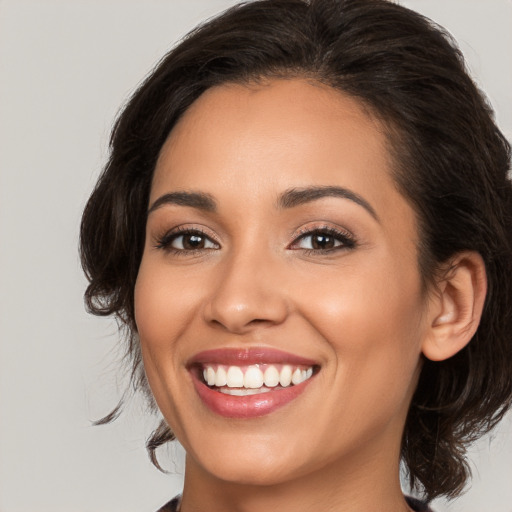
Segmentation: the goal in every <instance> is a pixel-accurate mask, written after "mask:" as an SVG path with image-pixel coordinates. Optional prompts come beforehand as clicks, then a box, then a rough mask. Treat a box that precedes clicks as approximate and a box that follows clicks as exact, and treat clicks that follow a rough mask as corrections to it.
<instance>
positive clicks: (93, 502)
mask: <svg viewBox="0 0 512 512" xmlns="http://www.w3.org/2000/svg"><path fill="white" fill-rule="evenodd" d="M233 3H235V2H234V1H228V0H145V1H143V0H92V1H91V0H67V1H64V0H3V1H2V0H0V147H1V150H0V244H1V245H0V336H1V338H0V341H1V343H0V512H29V511H35V510H37V511H38V512H64V511H66V512H70V511H71V512H93V511H94V512H118V511H119V512H121V511H123V512H143V511H147V512H154V511H155V510H156V509H157V508H158V507H159V506H160V505H161V504H162V503H164V502H165V501H167V500H168V499H169V498H170V497H172V496H173V495H174V494H176V493H178V492H179V491H180V489H181V485H182V467H181V462H180V461H181V460H182V458H183V454H182V453H181V452H180V450H179V448H178V449H176V453H172V452H173V450H172V449H171V451H170V452H171V453H170V457H169V456H168V457H165V455H166V454H165V453H164V465H165V466H166V467H167V468H168V469H170V470H171V471H172V474H171V475H164V474H162V473H160V472H158V471H157V470H156V469H154V468H153V467H152V466H151V464H150V462H149V460H148V459H147V457H146V453H145V449H144V441H145V438H146V437H147V435H148V434H149V432H150V431H151V429H152V428H153V427H154V426H155V420H154V419H153V418H151V417H150V416H149V415H148V414H147V413H146V412H145V411H144V409H143V408H142V407H141V406H140V404H137V403H136V404H135V406H132V407H131V408H129V409H128V411H127V413H126V414H125V415H124V416H123V417H122V418H121V419H120V420H119V421H118V422H116V423H114V424H111V425H107V426H103V427H93V426H92V425H91V421H92V420H94V419H98V418H99V417H101V416H102V415H104V414H106V413H107V412H109V410H110V408H112V407H113V406H114V405H115V404H116V401H117V399H118V398H119V396H120V393H121V391H122V387H123V379H122V375H121V374H120V373H119V372H118V371H117V369H118V367H119V365H118V363H117V356H118V355H119V353H120V351H119V349H118V348H117V347H118V336H117V333H116V329H115V324H114V323H113V322H112V321H110V320H107V319H99V318H93V317H90V316H88V315H87V314H86V313H85V311H84V307H83V302H82V294H83V291H84V288H85V284H86V283H85V279H84V277H83V276H82V273H81V270H80V265H79V261H78V253H77V238H78V236H77V233H78V226H79V221H80V215H81V210H82V208H83V206H84V204H85V201H86V200H87V197H88V195H89V193H90V191H91V189H92V187H93V185H94V183H95V180H96V178H97V176H98V173H99V172H100V169H101V167H102V164H103V163H104V162H105V160H106V156H107V141H108V135H109V131H110V128H111V125H112V121H113V119H114V117H115V114H116V112H117V111H118V108H119V107H120V106H121V105H122V104H123V102H124V101H125V100H126V98H127V97H128V95H129V94H130V92H131V91H133V90H134V88H135V87H136V85H137V84H138V83H139V82H140V81H141V79H142V77H143V76H145V75H146V74H147V72H148V71H149V70H150V69H151V68H152V67H153V65H154V64H155V63H156V62H157V61H158V60H159V59H160V57H162V55H163V54H164V53H165V52H166V50H168V49H169V48H170V47H171V46H172V45H173V44H174V43H175V42H176V41H177V40H178V39H179V38H180V37H182V36H183V35H184V34H185V33H186V32H187V31H188V30H189V29H191V28H192V27H194V26H195V25H196V24H197V23H198V22H200V21H201V20H203V19H205V18H207V17H210V16H211V15H213V14H214V13H217V12H219V11H220V10H222V9H224V8H226V7H228V6H230V5H232V4H233ZM403 3H404V4H405V5H407V6H409V7H412V8H414V9H416V10H418V11H420V12H422V13H424V14H426V15H427V16H429V17H431V18H433V19H434V20H436V21H437V22H439V23H441V24H442V25H444V26H445V27H446V28H448V29H449V31H450V32H451V33H452V34H453V35H454V36H455V37H456V39H457V40H458V41H459V43H460V45H461V47H462V50H463V51H464V53H465V55H466V58H467V59H468V62H469V65H470V69H471V72H472V73H473V75H474V77H475V78H476V80H477V82H478V83H479V84H480V86H481V87H482V88H483V89H484V90H485V91H486V93H487V94H488V96H489V98H490V100H491V102H492V104H493V106H494V108H495V109H496V111H497V119H498V122H499V124H500V126H501V128H502V129H503V130H504V131H505V133H506V134H507V135H508V137H509V139H510V138H511V133H512V98H511V92H510V91H512V61H511V60H510V54H511V50H512V30H511V28H512V2H511V1H510V0H486V1H483V0H473V1H470V0H409V1H404V2H403ZM490 378H491V376H490ZM492 437H493V439H492V440H491V439H490V438H485V439H483V440H482V441H481V442H480V443H479V444H478V445H477V446H475V447H474V449H473V450H472V451H471V459H472V465H473V467H474V468H475V469H474V471H473V473H474V478H473V482H472V485H471V488H470V490H469V491H468V492H467V494H466V495H465V496H464V497H463V498H461V499H459V500H458V501H456V502H454V503H452V504H447V503H445V502H444V501H442V502H441V501H440V502H438V503H436V504H435V509H436V511H438V512H443V511H452V512H462V511H464V512H487V511H491V510H492V511H493V512H511V511H512V421H511V417H510V415H509V417H508V418H507V419H506V421H504V422H503V423H502V424H501V425H500V427H499V429H498V430H497V431H496V433H495V435H494V436H492ZM171 460H174V461H175V462H174V463H173V462H171ZM167 461H169V462H167Z"/></svg>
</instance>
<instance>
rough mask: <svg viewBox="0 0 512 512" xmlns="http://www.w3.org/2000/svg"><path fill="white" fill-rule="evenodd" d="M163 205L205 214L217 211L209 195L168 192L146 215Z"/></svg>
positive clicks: (215, 204)
mask: <svg viewBox="0 0 512 512" xmlns="http://www.w3.org/2000/svg"><path fill="white" fill-rule="evenodd" d="M165 204H177V205H179V206H190V207H191V208H197V209H198V210H204V211H206V212H215V211H217V203H216V202H215V200H214V199H213V197H212V196H211V195H210V194H205V193H203V192H169V193H168V194H164V195H163V196H160V197H159V198H158V199H157V200H156V201H155V202H154V203H153V204H152V205H151V206H150V207H149V209H148V215H149V214H150V213H151V212H154V211H155V210H157V209H158V208H161V207H162V206H163V205H165Z"/></svg>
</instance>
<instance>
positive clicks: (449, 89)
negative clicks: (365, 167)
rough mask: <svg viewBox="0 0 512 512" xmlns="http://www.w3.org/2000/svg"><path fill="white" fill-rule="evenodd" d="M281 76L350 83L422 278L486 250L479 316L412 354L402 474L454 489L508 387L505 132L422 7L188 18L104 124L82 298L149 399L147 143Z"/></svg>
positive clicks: (361, 3)
mask: <svg viewBox="0 0 512 512" xmlns="http://www.w3.org/2000/svg"><path fill="white" fill-rule="evenodd" d="M294 77H306V78H310V79H313V80H316V81H319V82H322V83H324V84H327V85H329V86H331V87H333V88H336V89H338V90H340V91H342V92H344V93H346V94H349V95H351V96H353V97H355V98H357V99H358V100H359V101H360V102H361V103H362V104H363V105H364V106H365V107H366V108H367V109H368V110H369V111H370V112H371V113H372V115H374V116H376V117H377V118H379V119H380V120H381V121H382V122H383V124H384V125H385V126H386V127H387V136H388V140H389V147H390V152H391V155H392V157H393V159H394V173H395V180H396V183H397V186H398V187H399V189H400V191H401V192H402V194H403V195H404V197H406V198H407V200H409V201H410V203H411V205H412V206H413V208H414V210H415V211H416V213H417V217H418V220H419V225H420V238H421V242H420V247H419V248H418V249H419V265H420V268H421V272H422V276H423V279H424V281H425V283H427V284H428V283H431V282H432V281H433V277H434V275H435V272H436V270H437V269H439V267H440V265H441V264H442V263H443V262H447V261H448V260H449V259H450V257H452V256H453V255H455V254H456V253H457V252H460V251H463V250H473V251H478V252H479V253H480V254H481V255H482V257H483V259H484V261H485V266H486V272H487V278H488V295H487V298H486V303H485V308H484V312H483V317H482V320H481V324H480V326H479V328H478V331H477V333H476V334H475V336H474V338H473V339H472V341H471V342H470V343H469V345H468V346H467V347H466V348H464V349H463V350H462V351H460V352H459V353H458V354H457V355H455V356H454V357H452V358H450V359H449V360H446V361H442V362H432V361H428V360H425V361H424V364H423V368H422V372H421V376H420V380H419V384H418V388H417V391H416V393H415V395H414V397H413V400H412V404H411V407H410V411H409V415H408V418H407V422H406V426H405V431H404V434H403V442H402V460H403V461H404V463H405V466H406V468H407V470H408V474H409V480H410V483H411V486H412V487H416V488H417V489H418V491H420V492H423V494H424V496H425V497H426V498H427V499H432V498H434V497H436V496H439V495H447V496H450V497H453V496H456V495H457V494H458V493H460V491H461V490H462V488H463V486H464V484H465V482H466V480H467V478H468V476H469V468H468V465H467V462H466V459H465V451H466V447H467V445H468V443H470V442H472V441H473V440H475V439H476V438H478V437H479V436H481V435H482V434H484V433H486V432H488V431H489V430H490V429H491V428H492V427H493V426H494V425H495V424H496V423H497V422H498V421H499V420H500V419H501V418H502V416H503V414H504V413H505V412H506V410H507V408H508V407H509V406H510V403H511V400H512V341H511V333H512V186H511V183H510V180H509V178H508V175H507V173H508V169H509V165H510V146H509V144H508V142H507V141H506V140H505V138H504V137H503V135H502V134H501V133H500V131H499V129H498V128H497V127H496V125H495V123H494V121H493V115H492V111H491V109H490V107H489V105H488V103H487V102H486V100H485V98H484V96H483V95H482V94H481V93H480V92H479V90H478V89H477V87H476V86H475V84H474V83H473V82H472V80H471V79H470V77H469V76H468V73H467V71H466V69H465V66H464V62H463V59H462V56H461V54H460V52H459V50H458V49H457V47H456V46H455V44H454V42H453V41H452V39H451V38H450V36H449V35H448V34H447V33H446V32H445V31H444V30H443V29H441V28H440V27H438V26H436V25H435V24H434V23H433V22H431V21H430V20H428V19H426V18H424V17H422V16H421V15H419V14H417V13H415V12H413V11H411V10H408V9H406V8H404V7H401V6H399V5H396V4H394V3H391V2H388V1H384V0H311V1H306V0H304V1H303V0H260V1H254V2H249V3H244V4H241V5H239V6H236V7H233V8H231V9H229V10H228V11H226V12H225V13H224V14H222V15H220V16H218V17H217V18H215V19H213V20H210V21H208V22H207V23H206V24H204V25H203V26H201V27H199V28H197V29H195V30H194V31H192V32H191V33H190V34H189V35H188V36H187V37H186V38H185V39H184V40H183V41H181V42H180V43H179V44H178V46H176V47H175V48H174V49H173V50H172V51H170V52H169V53H168V54H167V55H166V56H165V57H164V59H163V60H162V61H161V62H160V63H159V64H158V65H157V67H156V68H155V69H154V71H153V72H152V73H151V74H150V76H149V77H148V78H147V79H146V80H145V82H144V83H143V84H142V86H141V87H140V88H139V89H138V90H137V91H136V92H135V94H134V95H133V97H132V98H131V100H130V101H129V103H128V104H127V106H126V107H125V109H124V110H123V111H122V113H121V114H120V116H119V118H118V120H117V122H116V124H115V126H114V129H113V132H112V138H111V153H110V159H109V161H108V163H107V165H106V167H105V169H104V171H103V174H102V175H101V177H100V179H99V181H98V183H97V186H96V188H95V189H94V192H93V193H92V195H91V198H90V199H89V202H88V204H87V206H86V208H85V211H84V215H83V220H82V226H81V246H80V247H81V257H82V264H83V268H84V270H85V273H86V275H87V277H88V279H89V282H90V284H89V286H88V288H87V292H86V294H85V299H86V304H87V307H88V309H89V311H91V312H92V313H95V314H98V315H115V316H116V317H117V318H118V319H119V320H120V321H121V324H122V325H124V326H125V327H126V328H127V331H128V332H127V336H126V337H127V343H128V345H127V355H128V357H129V360H130V362H131V368H132V373H131V377H132V382H133V384H134V386H135V388H138V389H142V390H144V391H145V392H146V393H148V398H149V399H150V400H151V398H150V393H149V391H148V386H147V382H146V378H145V375H144V370H143V367H142V362H141V353H140V348H139V342H138V338H137V326H136V325H135V320H134V298H133V291H134V285H135V280H136V277H137V272H138V267H139V264H140V261H141V258H142V252H143V245H144V237H145V225H146V210H147V206H148V197H149V191H150V187H151V180H152V175H153V171H154V168H155V163H156V160H157V158H158V155H159V151H160V149H161V147H162V145H163V143H164V141H165V140H166V139H167V137H168V135H169V133H170V132H171V130H172V128H173V126H174V125H175V124H176V122H177V120H178V119H179V118H180V116H181V115H182V114H183V112H184V111H185V110H186V109H187V108H188V107H189V106H190V105H191V104H192V103H193V102H194V101H195V100H196V99H197V98H198V97H199V96H200V95H201V94H202V93H203V92H204V91H205V90H206V89H208V88H210V87H212V86H214V85H218V84H223V83H227V82H237V83H248V82H252V81H255V80H259V79H262V78H294ZM117 412H118V409H116V410H115V411H114V413H113V414H112V415H111V417H110V418H108V419H111V418H112V417H113V416H115V415H116V414H117ZM172 438H173V435H172V432H171V431H170V429H169V428H168V426H167V425H166V424H165V423H164V422H162V423H161V424H160V427H159V428H158V429H157V430H156V431H155V432H154V433H153V436H152V437H151V439H150V440H149V441H148V448H149V450H150V453H151V455H152V459H153V460H154V461H155V460H156V459H155V454H154V451H155V449H156V448H157V447H158V446H159V445H161V444H163V443H165V442H166V441H169V440H171V439H172Z"/></svg>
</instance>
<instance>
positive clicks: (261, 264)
mask: <svg viewBox="0 0 512 512" xmlns="http://www.w3.org/2000/svg"><path fill="white" fill-rule="evenodd" d="M265 245H266V244H265V243H262V244H257V243H250V244H246V245H245V246H241V247H238V248H233V250H232V251H231V252H230V253H229V254H228V255H226V258H225V259H224V260H223V261H222V262H221V263H220V265H219V267H218V268H217V270H218V274H217V275H216V276H215V280H214V281H215V284H214V286H213V287H212V291H211V295H210V297H209V303H208V305H207V308H206V317H207V321H209V322H211V323H214V324H216V325H222V326H223V327H224V328H225V329H227V330H229V331H231V332H236V333H243V332H246V331H247V330H250V329H252V328H254V327H255V326H257V325H262V324H267V325H272V324H279V323H281V322H282V321H283V320H284V318H285V317H286V314H287V301H286V297H285V295H284V290H283V288H282V286H280V283H281V275H282V270H283V269H282V267H281V265H280V264H279V261H278V258H277V257H276V255H275V254H272V252H271V251H270V250H269V249H268V248H265ZM283 263H284V262H283Z"/></svg>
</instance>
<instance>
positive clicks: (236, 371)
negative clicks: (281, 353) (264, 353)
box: [203, 364, 313, 389]
mask: <svg viewBox="0 0 512 512" xmlns="http://www.w3.org/2000/svg"><path fill="white" fill-rule="evenodd" d="M312 375H313V367H309V368H304V367H297V366H291V365H287V364H285V365H282V366H281V365H256V364H255V365H250V366H245V367H240V366H222V365H218V366H214V365H206V366H204V369H203V377H204V380H205V382H206V383H207V384H208V386H217V387H224V386H227V387H229V388H246V389H258V388H261V387H263V386H266V387H268V388H273V387H276V386H278V385H280V386H281V387H288V386H290V385H291V384H294V385H296V384H300V383H301V382H304V381H305V380H307V379H309V378H310V377H311V376H312Z"/></svg>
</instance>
